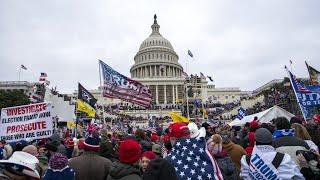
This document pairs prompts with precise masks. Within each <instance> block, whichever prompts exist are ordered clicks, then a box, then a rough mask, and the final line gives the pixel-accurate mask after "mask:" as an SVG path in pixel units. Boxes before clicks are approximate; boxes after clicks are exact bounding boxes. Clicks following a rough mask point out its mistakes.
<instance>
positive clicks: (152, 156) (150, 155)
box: [141, 151, 157, 160]
mask: <svg viewBox="0 0 320 180" xmlns="http://www.w3.org/2000/svg"><path fill="white" fill-rule="evenodd" d="M142 157H146V158H148V159H150V160H153V159H155V158H156V157H157V155H156V154H155V153H154V152H152V151H146V152H144V153H142V155H141V158H142Z"/></svg>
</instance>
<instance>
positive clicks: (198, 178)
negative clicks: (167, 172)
mask: <svg viewBox="0 0 320 180" xmlns="http://www.w3.org/2000/svg"><path fill="white" fill-rule="evenodd" d="M165 159H166V160H168V161H170V163H171V164H172V165H173V166H174V167H175V170H176V173H177V176H178V178H179V179H180V180H202V179H216V180H221V179H223V177H222V174H221V172H220V169H219V167H218V165H217V163H216V161H215V160H214V159H213V158H212V156H211V155H210V153H209V152H208V150H207V148H206V141H205V138H204V137H197V138H190V139H182V140H179V141H177V142H176V144H175V145H174V147H173V148H172V151H171V153H170V154H169V155H168V156H167V157H166V158H165Z"/></svg>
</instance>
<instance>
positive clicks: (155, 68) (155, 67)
mask: <svg viewBox="0 0 320 180" xmlns="http://www.w3.org/2000/svg"><path fill="white" fill-rule="evenodd" d="M154 72H155V73H156V74H155V76H158V71H157V65H155V66H154Z"/></svg>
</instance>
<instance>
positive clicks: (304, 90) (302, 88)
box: [288, 71, 312, 93]
mask: <svg viewBox="0 0 320 180" xmlns="http://www.w3.org/2000/svg"><path fill="white" fill-rule="evenodd" d="M288 72H289V75H290V78H291V80H292V86H293V87H294V88H295V89H296V91H298V93H311V92H312V91H310V90H309V89H308V88H306V87H305V86H304V85H303V84H301V83H299V82H298V80H297V78H296V76H295V75H293V74H292V73H291V72H290V71H288Z"/></svg>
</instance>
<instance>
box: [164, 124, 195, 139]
mask: <svg viewBox="0 0 320 180" xmlns="http://www.w3.org/2000/svg"><path fill="white" fill-rule="evenodd" d="M168 129H169V132H168V136H169V137H176V138H181V137H188V136H190V131H189V128H188V126H187V125H186V124H185V123H182V122H178V123H173V124H171V125H170V126H169V128H168Z"/></svg>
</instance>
